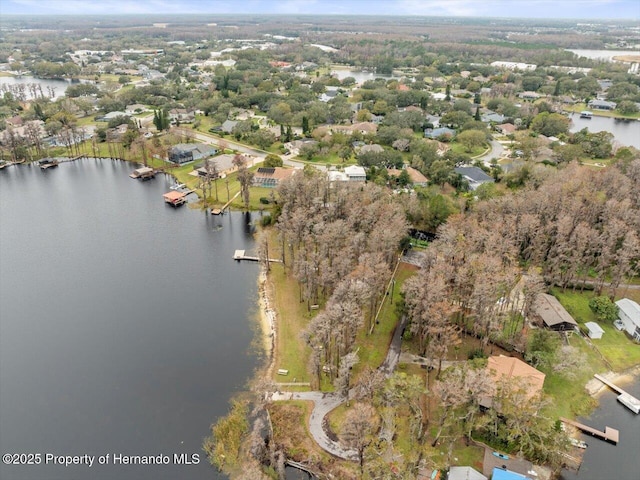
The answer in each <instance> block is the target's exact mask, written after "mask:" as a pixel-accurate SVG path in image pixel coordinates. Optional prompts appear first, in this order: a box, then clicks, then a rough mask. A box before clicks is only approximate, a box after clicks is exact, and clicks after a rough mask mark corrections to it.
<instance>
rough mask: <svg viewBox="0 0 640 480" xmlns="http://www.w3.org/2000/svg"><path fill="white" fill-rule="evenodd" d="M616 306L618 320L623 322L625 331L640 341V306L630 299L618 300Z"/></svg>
mask: <svg viewBox="0 0 640 480" xmlns="http://www.w3.org/2000/svg"><path fill="white" fill-rule="evenodd" d="M616 305H617V306H618V318H619V319H620V321H621V322H622V325H623V328H624V331H625V332H627V333H628V334H629V335H631V336H632V337H633V338H634V339H635V340H639V341H640V305H638V304H637V303H636V302H634V301H633V300H629V299H628V298H623V299H621V300H618V301H617V302H616Z"/></svg>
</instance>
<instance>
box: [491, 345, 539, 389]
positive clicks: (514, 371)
mask: <svg viewBox="0 0 640 480" xmlns="http://www.w3.org/2000/svg"><path fill="white" fill-rule="evenodd" d="M487 370H488V372H489V375H490V376H491V377H492V378H493V379H494V380H495V381H496V382H504V381H506V382H507V383H511V381H514V382H515V381H518V380H519V381H521V382H522V384H523V386H525V387H526V397H527V398H532V397H534V396H536V395H537V394H539V393H540V392H542V387H543V385H544V379H545V376H546V375H545V374H544V373H542V372H541V371H540V370H537V369H535V368H533V367H532V366H531V365H528V364H527V363H525V362H523V361H522V360H520V359H518V358H515V357H505V356H504V355H499V356H497V357H489V359H488V362H487Z"/></svg>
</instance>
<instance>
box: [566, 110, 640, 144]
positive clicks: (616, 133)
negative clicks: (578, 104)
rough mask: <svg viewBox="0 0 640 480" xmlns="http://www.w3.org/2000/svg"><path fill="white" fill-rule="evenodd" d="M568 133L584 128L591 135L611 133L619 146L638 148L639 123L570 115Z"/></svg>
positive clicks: (639, 137)
mask: <svg viewBox="0 0 640 480" xmlns="http://www.w3.org/2000/svg"><path fill="white" fill-rule="evenodd" d="M570 118H571V125H570V126H569V131H571V132H578V131H580V130H582V129H583V128H586V129H587V130H589V131H590V132H591V133H595V132H602V131H607V132H611V133H612V134H613V137H614V141H615V142H617V143H619V144H620V145H627V146H633V147H636V148H640V121H638V120H616V119H615V118H611V117H597V116H593V117H591V118H590V119H587V118H580V114H578V113H574V114H573V115H571V117H570Z"/></svg>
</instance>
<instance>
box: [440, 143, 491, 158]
mask: <svg viewBox="0 0 640 480" xmlns="http://www.w3.org/2000/svg"><path fill="white" fill-rule="evenodd" d="M449 146H450V147H451V150H452V151H453V152H455V153H457V154H464V155H469V156H470V157H475V156H477V155H480V154H482V153H484V152H485V151H486V150H487V146H486V145H483V146H481V147H473V149H472V150H471V151H470V152H469V151H467V147H465V146H464V145H462V144H461V143H458V142H455V141H454V142H451V143H449Z"/></svg>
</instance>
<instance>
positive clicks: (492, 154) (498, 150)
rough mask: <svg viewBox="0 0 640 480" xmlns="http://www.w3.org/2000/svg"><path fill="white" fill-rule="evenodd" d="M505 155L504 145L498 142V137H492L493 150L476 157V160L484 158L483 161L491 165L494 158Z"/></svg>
mask: <svg viewBox="0 0 640 480" xmlns="http://www.w3.org/2000/svg"><path fill="white" fill-rule="evenodd" d="M503 155H504V146H503V145H502V144H501V143H500V142H498V141H497V140H496V139H494V138H492V139H491V150H489V151H488V152H487V153H485V154H484V155H481V156H479V157H476V160H482V162H483V163H485V164H486V165H489V163H490V162H491V160H492V159H494V158H495V159H499V158H502V156H503Z"/></svg>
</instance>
